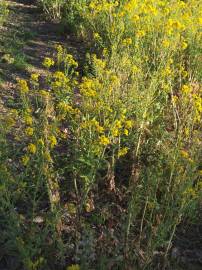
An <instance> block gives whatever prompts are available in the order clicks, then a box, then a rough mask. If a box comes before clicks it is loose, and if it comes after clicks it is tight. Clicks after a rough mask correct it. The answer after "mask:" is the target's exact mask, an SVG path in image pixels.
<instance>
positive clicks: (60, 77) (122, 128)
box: [0, 0, 202, 270]
mask: <svg viewBox="0 0 202 270" xmlns="http://www.w3.org/2000/svg"><path fill="white" fill-rule="evenodd" d="M39 5H40V6H41V7H43V10H44V12H45V13H46V14H47V15H48V18H49V19H53V20H57V22H58V23H61V25H66V26H67V27H72V29H74V30H75V31H76V33H77V35H78V38H80V39H82V40H84V41H85V44H87V45H86V47H87V48H90V49H88V51H86V59H85V60H84V62H85V63H84V64H83V63H82V65H81V63H79V62H78V61H77V60H76V59H75V58H76V57H74V56H73V55H72V54H70V53H69V52H68V51H67V50H66V49H65V48H64V47H63V46H61V45H58V46H56V47H55V53H54V54H53V56H51V57H46V58H45V59H44V60H43V67H44V69H45V72H44V73H45V75H44V74H43V76H41V75H40V74H39V73H34V74H31V75H30V78H28V79H27V80H24V79H19V80H18V82H17V87H16V97H15V98H16V106H13V105H12V109H8V108H7V110H6V111H5V112H4V111H2V113H1V114H0V229H1V231H2V233H1V235H0V245H3V246H4V253H3V258H4V260H5V261H6V263H7V264H8V265H9V263H8V262H7V260H8V261H9V258H10V257H12V258H14V261H15V268H11V266H10V269H28V270H38V269H67V270H73V269H74V270H79V269H81V270H83V269H84V270H85V269H86V270H87V269H92V270H93V269H103V270H104V269H120V270H124V269H163V267H166V266H168V265H169V262H168V260H167V257H168V254H169V251H170V248H171V245H172V241H173V238H174V235H175V232H176V228H177V226H178V225H179V224H180V223H181V222H182V221H184V220H192V219H193V218H194V217H195V216H196V213H197V209H198V208H199V205H200V203H201V195H202V182H201V174H202V170H201V165H200V162H201V161H200V156H201V150H200V149H201V140H200V137H201V112H202V98H201V85H200V82H201V61H200V58H201V32H200V30H201V25H202V17H201V16H202V14H201V10H202V9H201V1H199V0H192V1H188V2H184V1H180V0H171V1H160V0H155V1H154V0H152V1H147V0H144V1H143V0H141V1H140V0H124V1H123V0H119V1H107V0H102V1H98V0H92V1H87V0H77V1H76V0H71V1H63V0H52V1H51V0H41V1H40V4H39ZM9 59H10V58H9ZM16 59H17V58H15V61H17V63H18V64H20V66H21V65H22V66H24V61H25V60H24V59H23V58H21V57H20V58H19V59H18V60H16ZM10 64H14V65H15V62H14V63H10ZM22 66H21V68H23V67H22ZM155 254H158V256H159V257H160V255H159V254H161V256H162V258H161V261H160V262H159V261H158V262H157V263H155V261H156V256H155ZM7 258H8V259H7ZM158 267H159V268H158Z"/></svg>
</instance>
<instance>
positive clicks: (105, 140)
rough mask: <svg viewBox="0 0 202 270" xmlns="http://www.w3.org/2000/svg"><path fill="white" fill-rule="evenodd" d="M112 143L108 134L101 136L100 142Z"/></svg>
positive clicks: (104, 143) (103, 143)
mask: <svg viewBox="0 0 202 270" xmlns="http://www.w3.org/2000/svg"><path fill="white" fill-rule="evenodd" d="M109 143H110V140H109V138H107V137H106V136H104V135H102V136H101V137H100V144H102V145H105V146H106V145H108V144H109Z"/></svg>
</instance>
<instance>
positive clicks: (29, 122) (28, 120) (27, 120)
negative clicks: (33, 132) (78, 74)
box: [24, 115, 33, 126]
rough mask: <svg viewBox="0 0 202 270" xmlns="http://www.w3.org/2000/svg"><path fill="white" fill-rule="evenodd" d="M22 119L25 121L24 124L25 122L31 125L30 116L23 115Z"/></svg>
mask: <svg viewBox="0 0 202 270" xmlns="http://www.w3.org/2000/svg"><path fill="white" fill-rule="evenodd" d="M24 121H25V124H26V125H30V126H31V125H32V123H33V120H32V117H31V116H29V115H25V117H24Z"/></svg>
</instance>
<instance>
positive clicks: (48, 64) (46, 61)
mask: <svg viewBox="0 0 202 270" xmlns="http://www.w3.org/2000/svg"><path fill="white" fill-rule="evenodd" d="M54 64H55V62H54V60H53V59H52V58H50V57H45V58H44V60H43V66H44V67H46V68H50V67H51V66H54Z"/></svg>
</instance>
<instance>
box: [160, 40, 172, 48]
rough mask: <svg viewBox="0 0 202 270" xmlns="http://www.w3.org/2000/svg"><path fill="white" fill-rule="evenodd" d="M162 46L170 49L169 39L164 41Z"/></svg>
mask: <svg viewBox="0 0 202 270" xmlns="http://www.w3.org/2000/svg"><path fill="white" fill-rule="evenodd" d="M162 44H163V47H164V48H168V47H169V46H170V42H169V41H168V40H167V39H165V40H163V42H162Z"/></svg>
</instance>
